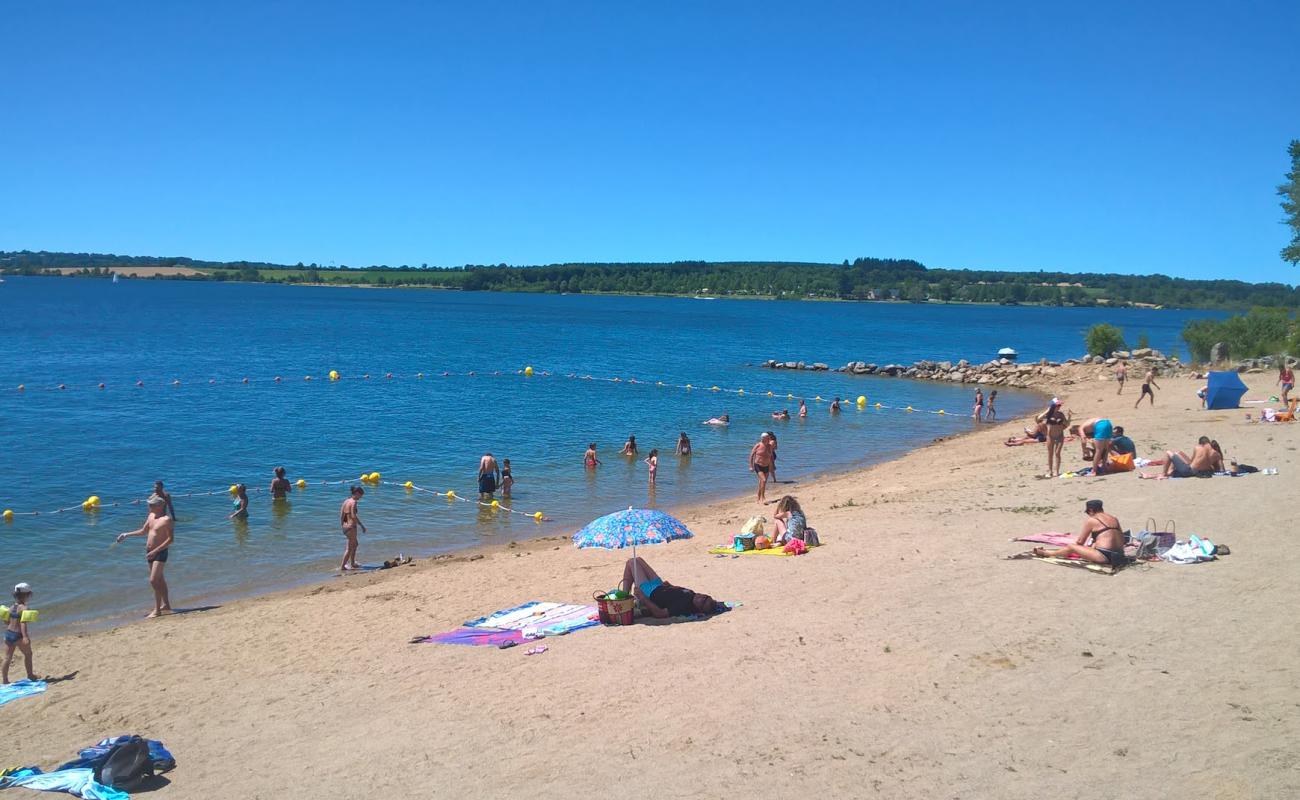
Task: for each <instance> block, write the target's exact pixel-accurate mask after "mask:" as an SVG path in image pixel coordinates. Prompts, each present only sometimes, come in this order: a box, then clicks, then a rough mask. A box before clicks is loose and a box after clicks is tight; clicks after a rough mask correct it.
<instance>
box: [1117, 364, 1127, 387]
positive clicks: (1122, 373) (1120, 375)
mask: <svg viewBox="0 0 1300 800" xmlns="http://www.w3.org/2000/svg"><path fill="white" fill-rule="evenodd" d="M1126 380H1128V364H1127V363H1126V362H1124V361H1121V362H1119V363H1118V364H1116V365H1115V382H1116V383H1118V384H1119V391H1118V392H1115V394H1124V381H1126Z"/></svg>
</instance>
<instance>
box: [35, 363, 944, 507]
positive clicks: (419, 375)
mask: <svg viewBox="0 0 1300 800" xmlns="http://www.w3.org/2000/svg"><path fill="white" fill-rule="evenodd" d="M516 376H522V377H525V378H533V377H541V378H564V379H567V380H581V381H595V382H601V383H621V384H627V385H642V386H654V387H657V388H664V389H678V390H681V391H687V392H692V391H699V392H716V393H719V394H733V395H736V396H737V397H751V398H757V399H760V400H761V399H780V398H784V399H786V400H804V401H806V402H813V403H829V402H831V400H829V399H827V398H824V397H822V396H821V395H815V396H813V397H808V396H806V395H796V394H794V393H793V392H784V393H780V392H773V391H771V390H768V391H753V390H749V391H747V390H745V389H728V388H724V387H720V386H718V385H717V384H711V385H707V386H706V385H705V384H698V385H697V384H692V383H667V382H665V381H660V380H638V379H636V378H620V377H602V376H598V375H579V374H578V373H576V372H570V373H567V374H564V375H557V374H555V373H552V372H549V371H545V370H543V371H534V370H533V368H532V367H524V368H523V369H517V370H514V371H513V372H503V371H501V370H496V371H493V372H479V371H476V370H471V371H469V372H447V371H444V372H438V373H432V372H427V373H426V372H415V373H394V372H385V373H383V374H382V375H379V376H378V378H377V379H378V380H411V379H414V380H425V379H426V378H498V377H505V378H510V377H516ZM375 379H376V378H373V377H372V376H371V374H370V373H362V374H360V375H343V374H340V373H339V372H338V371H337V370H330V371H329V372H327V373H326V374H325V375H324V377H323V378H318V377H317V376H315V375H303V376H302V378H301V379H300V380H299V381H298V382H303V383H311V382H326V383H338V382H340V381H370V380H375ZM294 380H295V379H293V378H285V377H284V376H282V375H276V376H275V377H273V378H247V377H245V378H239V379H221V380H218V379H216V378H208V379H207V380H206V381H205V380H203V379H201V378H200V379H197V380H189V381H184V382H182V381H181V380H180V379H179V378H175V379H173V380H171V381H167V382H161V383H153V384H146V383H145V382H144V381H143V380H137V381H135V382H134V383H133V384H132V385H131V388H136V389H142V388H146V387H153V386H166V387H171V388H181V387H191V386H238V385H244V386H252V385H268V384H269V385H277V384H283V383H286V382H291V381H294ZM79 389H97V390H107V389H108V384H106V383H102V382H101V383H97V384H65V383H60V384H57V385H54V386H50V385H41V386H35V387H29V386H27V385H25V384H21V383H20V384H18V386H16V387H14V388H13V389H11V390H10V391H11V392H18V393H23V392H28V391H37V392H60V391H75V390H79ZM842 402H843V403H844V404H846V405H856V406H857V407H858V408H859V409H865V408H868V407H870V408H872V409H874V410H877V411H902V412H906V413H916V414H933V415H935V416H940V417H942V416H956V417H958V418H960V416H961V415H952V414H948V413H947V412H946V411H945V410H944V409H942V408H941V409H937V410H931V409H924V408H916V407H914V406H913V405H912V404H910V403H909V404H907V405H905V406H898V405H892V406H891V405H885V404H883V403H875V404H869V403H868V402H867V397H866V395H859V396H858V397H857V398H856V400H853V399H845V400H843V401H842ZM74 508H75V506H74Z"/></svg>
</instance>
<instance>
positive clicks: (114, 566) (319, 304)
mask: <svg viewBox="0 0 1300 800" xmlns="http://www.w3.org/2000/svg"><path fill="white" fill-rule="evenodd" d="M0 312H2V313H0V336H3V342H4V359H3V362H2V363H0V430H2V431H3V435H4V445H5V447H4V450H5V458H4V460H3V463H0V508H11V509H13V510H14V511H17V512H25V511H33V510H40V511H44V512H48V511H50V510H52V509H55V508H60V507H66V506H76V505H77V504H79V503H80V502H81V500H83V499H84V498H86V497H87V496H89V495H91V494H95V495H99V496H100V497H101V498H102V502H103V503H104V504H106V505H105V506H104V507H103V508H101V510H100V511H99V512H98V513H94V514H86V513H83V512H82V511H81V510H80V509H76V510H74V511H72V512H68V513H63V514H58V515H50V514H48V513H46V514H43V515H42V516H39V517H27V516H19V517H17V518H16V519H15V520H14V521H13V522H12V523H9V524H0V537H3V541H4V542H5V543H6V558H5V561H4V567H3V568H0V582H3V583H7V584H13V583H15V582H17V581H19V580H24V581H28V582H30V583H32V584H33V585H34V586H35V587H36V589H37V592H38V595H37V598H38V600H39V602H38V603H37V605H38V606H39V607H40V608H41V609H42V611H44V612H45V615H44V616H43V621H45V620H48V621H49V624H50V625H51V626H53V625H60V624H68V623H75V622H88V621H92V620H103V619H115V618H119V617H121V616H122V615H123V614H128V613H129V615H131V616H135V615H136V612H137V611H143V610H145V609H147V608H148V606H149V604H150V603H151V597H150V594H149V589H148V585H147V582H146V572H145V568H144V563H143V546H142V543H141V540H138V539H137V540H130V541H129V542H128V543H126V544H123V545H118V546H116V547H110V544H111V543H112V541H113V534H115V533H117V532H119V531H124V530H128V529H132V528H135V527H138V526H139V524H140V522H141V521H142V517H143V510H142V507H141V506H138V505H136V506H131V505H127V506H116V507H114V506H112V505H111V504H112V503H115V502H127V503H129V501H131V500H138V499H140V498H143V497H144V496H146V495H147V494H148V493H149V491H150V488H151V486H152V483H153V481H154V480H155V479H159V478H161V479H163V480H165V481H166V482H167V486H168V489H169V490H170V491H171V492H172V493H173V494H174V495H176V505H177V512H178V523H177V543H176V545H175V548H174V550H173V553H172V559H171V562H170V563H169V564H168V568H167V569H168V577H169V581H170V583H171V585H172V596H173V602H174V603H176V604H178V605H181V606H187V605H194V604H195V603H197V602H200V601H207V600H221V599H225V598H229V597H234V596H240V595H246V594H249V593H253V592H257V591H262V590H266V589H269V588H274V587H279V586H284V585H288V584H290V583H294V582H297V581H302V580H306V579H312V578H317V577H323V576H327V575H329V574H331V573H332V572H333V570H334V567H335V566H336V565H337V561H338V557H339V554H340V552H341V548H342V543H343V541H342V537H341V535H340V534H339V531H338V525H337V521H336V520H337V510H338V506H339V504H340V503H341V502H342V500H343V499H344V497H345V495H346V486H320V485H311V486H309V488H308V489H307V490H305V491H302V492H295V493H294V496H293V499H292V503H291V505H290V506H289V507H288V509H286V510H282V511H281V512H280V513H273V511H272V507H271V503H270V501H269V499H268V498H267V496H266V494H265V493H264V492H263V493H260V494H258V493H255V494H253V495H252V513H251V515H250V518H249V520H248V521H247V522H246V523H241V522H238V521H230V520H227V519H226V515H227V514H228V513H229V511H230V498H229V496H228V495H226V494H224V492H222V491H221V490H223V489H224V488H225V487H226V486H228V485H229V484H231V483H235V482H243V483H247V484H248V485H249V486H250V487H254V488H256V489H264V488H265V487H266V485H267V484H268V483H269V481H270V479H271V470H272V468H273V467H275V466H276V465H284V466H285V467H287V469H288V473H289V477H290V479H293V480H296V479H298V478H304V479H306V480H308V481H310V482H312V483H313V484H316V482H318V481H323V480H348V479H354V478H355V477H356V476H358V475H359V474H360V473H362V472H369V471H371V470H377V471H380V472H382V473H383V476H384V479H385V480H386V481H399V482H400V481H406V480H411V481H414V482H415V483H417V484H419V485H422V486H427V487H430V488H433V489H439V490H447V489H453V490H455V491H456V492H457V494H460V495H462V496H473V494H474V477H475V471H476V468H477V464H478V458H479V456H480V455H481V454H482V453H483V452H484V451H491V452H493V453H494V454H496V455H497V456H498V457H504V458H509V459H510V460H511V462H512V466H513V469H514V474H515V479H516V481H517V483H516V486H515V492H514V499H513V507H514V508H516V509H518V510H520V511H525V512H528V513H532V512H534V511H542V512H544V513H545V515H546V516H547V517H548V518H549V521H547V522H545V523H541V524H538V523H536V522H534V521H533V520H532V519H531V518H528V517H525V516H523V515H512V514H509V513H506V512H504V511H492V510H490V509H481V508H477V507H475V506H473V505H471V504H468V503H454V504H450V503H448V502H447V501H446V500H443V499H441V498H434V497H430V496H428V495H422V494H418V493H416V494H410V493H408V492H406V491H404V490H403V489H402V488H401V487H400V486H391V485H383V486H380V487H377V488H369V489H368V494H367V495H366V497H365V499H364V500H363V502H362V506H361V508H362V517H363V519H364V520H365V522H366V524H367V525H368V526H369V529H370V531H369V534H368V535H366V536H363V537H362V543H361V556H362V560H363V561H366V562H369V563H376V562H378V561H381V560H383V559H384V558H390V557H392V556H394V555H395V554H396V553H397V552H398V551H403V552H406V553H412V554H415V555H428V554H432V553H436V552H442V551H447V550H452V549H456V548H460V547H465V546H467V545H473V544H479V543H483V542H494V541H505V540H508V539H512V538H526V537H530V536H537V535H544V534H555V533H562V532H570V531H572V530H574V529H575V528H576V527H578V526H579V525H581V524H583V523H584V522H586V521H588V520H590V519H592V518H593V517H595V516H598V515H600V514H603V513H607V512H609V511H612V510H616V509H618V508H622V507H627V506H628V505H634V504H635V505H647V504H650V505H657V506H659V507H674V506H680V505H684V504H687V503H691V502H696V501H701V500H707V499H710V498H713V497H717V496H721V495H732V494H739V493H743V492H752V491H753V478H752V475H751V474H750V473H748V472H747V470H746V466H745V462H746V456H747V453H748V450H749V447H750V445H751V444H752V443H753V442H754V440H755V439H756V437H757V436H758V434H759V433H760V432H762V431H764V430H774V431H775V432H776V434H777V436H778V438H779V442H780V448H779V465H780V473H781V478H782V479H783V480H794V481H796V482H795V483H793V484H789V485H785V486H783V487H781V488H782V491H789V492H791V493H795V494H797V492H798V488H799V484H798V481H799V480H800V479H806V478H807V477H808V476H810V475H812V474H814V473H816V472H823V471H828V470H831V469H836V468H842V467H846V466H851V465H859V464H866V463H871V462H875V461H879V460H882V459H886V458H889V457H892V456H895V455H897V454H899V453H901V452H903V451H905V450H907V449H910V448H912V447H915V446H917V445H919V444H923V443H926V442H929V441H930V440H932V439H933V438H935V437H937V436H943V435H949V434H953V433H957V432H961V431H963V430H968V429H969V428H970V427H971V426H972V425H973V424H974V423H973V422H972V421H971V420H970V419H969V417H968V416H966V415H968V414H969V409H970V398H971V391H970V390H969V389H968V388H963V387H959V386H956V387H955V386H948V385H938V384H926V383H919V382H911V381H905V380H897V379H889V378H874V377H857V378H855V377H852V376H843V375H836V374H826V373H817V374H813V373H787V372H772V371H768V370H763V369H761V368H758V367H756V366H751V365H755V364H758V363H761V362H762V361H763V360H765V359H767V358H780V359H795V360H798V359H802V360H807V361H825V362H827V363H829V364H831V365H832V366H835V365H841V364H843V363H844V362H846V361H849V360H865V361H875V362H878V363H885V362H890V361H899V362H906V361H912V360H916V359H919V358H933V359H940V360H942V359H951V360H956V359H960V358H967V359H970V360H972V361H983V360H987V359H988V358H990V357H992V354H993V353H995V352H996V351H997V349H998V348H1000V347H1004V346H1011V347H1014V348H1016V349H1017V350H1019V351H1020V353H1021V357H1022V359H1024V360H1036V359H1038V358H1040V357H1047V358H1052V359H1060V358H1066V357H1069V356H1074V355H1078V354H1079V353H1080V352H1081V350H1082V337H1083V331H1084V330H1085V329H1086V328H1087V327H1088V326H1089V325H1091V324H1092V323H1094V322H1097V321H1109V322H1112V323H1114V324H1116V325H1119V326H1120V327H1121V328H1123V329H1124V331H1125V334H1126V335H1127V336H1128V337H1129V339H1130V341H1132V340H1134V339H1136V337H1137V335H1138V334H1139V333H1146V334H1147V335H1148V336H1149V337H1150V341H1151V344H1152V345H1153V346H1155V347H1158V348H1161V349H1163V350H1165V351H1166V352H1169V351H1171V350H1174V349H1176V348H1178V346H1179V344H1180V342H1179V339H1178V336H1179V332H1180V331H1181V329H1182V326H1183V324H1184V322H1185V321H1186V320H1187V319H1190V318H1193V317H1203V316H1217V315H1216V314H1213V313H1212V312H1184V311H1150V310H1128V309H1114V310H1106V309H1053V308H1038V307H996V306H956V305H954V306H941V305H904V304H886V303H821V302H775V301H773V302H766V301H729V300H715V301H704V300H692V299H677V298H655V297H603V296H601V297H597V296H585V295H573V296H555V295H522V294H491V293H458V292H436V291H421V290H379V289H348V288H324V287H321V288H316V287H291V286H271V285H257V284H221V283H187V282H178V281H140V280H127V281H123V282H121V283H119V284H112V283H110V282H108V281H104V280H78V279H58V278H8V279H7V280H6V282H5V283H4V285H2V286H0ZM525 365H532V366H533V367H534V369H535V370H536V371H537V374H536V375H535V376H534V377H532V378H525V377H523V376H522V375H519V374H517V371H518V370H521V369H522V368H523V367H524V366H525ZM330 370H337V371H338V372H339V373H341V375H342V376H343V379H342V380H339V381H337V382H330V381H328V380H327V379H326V375H327V373H328V372H329V371H330ZM470 371H473V372H475V373H476V375H474V376H472V377H471V376H469V375H467V374H466V373H468V372H470ZM543 371H546V372H549V373H550V375H549V376H543V375H542V374H541V373H542V372H543ZM443 372H450V373H452V374H451V375H449V376H446V377H444V376H443V375H442V373H443ZM388 373H393V375H394V377H393V378H392V379H388V378H385V377H384V376H385V375H386V374H388ZM416 373H423V374H424V376H425V377H424V378H423V379H418V378H416V377H415V375H416ZM494 373H500V374H494ZM366 374H369V376H370V378H369V379H368V380H367V379H364V378H363V377H362V376H363V375H366ZM307 375H311V376H313V377H314V380H312V381H306V380H304V376H307ZM569 375H575V376H579V377H572V378H571V377H567V376H569ZM585 375H592V376H596V377H604V378H609V377H619V378H621V379H622V381H621V382H619V383H612V382H609V381H601V380H582V379H581V376H585ZM275 376H281V378H282V381H281V382H280V383H276V382H275V381H274V380H273V378H274V377H275ZM245 377H247V378H249V382H248V383H247V384H245V383H243V382H242V381H243V378H245ZM630 379H636V380H637V381H638V383H632V382H630ZM175 380H179V381H180V384H179V385H172V382H173V381H175ZM137 381H143V383H144V385H143V386H142V387H137V386H136V385H135V384H136V382H137ZM210 381H216V383H210ZM657 381H663V382H664V383H665V384H670V385H676V386H681V385H684V384H687V383H690V384H692V385H693V386H694V387H696V388H695V389H693V390H691V391H687V390H684V389H681V388H672V386H658V385H656V382H657ZM100 382H103V383H104V384H105V388H104V389H102V390H101V389H98V388H96V387H97V384H99V383H100ZM60 383H62V384H65V385H66V387H67V388H66V389H64V390H58V389H54V388H52V387H55V386H57V385H58V384H60ZM19 384H23V385H25V386H26V390H25V391H23V392H19V391H17V390H16V389H15V387H16V386H17V385H19ZM714 385H717V386H719V387H722V388H725V389H732V390H734V389H740V388H743V389H744V390H745V392H746V393H745V394H744V395H743V396H742V395H738V394H735V393H724V392H712V391H709V389H708V387H712V386H714ZM769 391H771V392H772V393H773V397H770V398H769V397H768V396H767V394H766V393H767V392H769ZM860 394H865V395H867V396H868V397H869V398H870V403H869V405H868V406H867V408H866V409H863V410H859V409H856V408H854V407H853V406H852V404H849V405H848V406H846V409H845V412H844V413H843V414H841V415H839V416H837V417H832V416H831V415H830V414H829V413H828V412H827V407H826V404H824V403H812V404H810V405H811V408H810V416H809V418H808V419H807V420H804V421H800V420H798V419H795V420H792V421H789V422H776V421H774V420H772V419H771V418H770V416H769V415H770V412H771V411H773V410H775V409H779V408H785V407H789V408H790V409H791V410H792V411H794V410H795V408H796V406H797V402H795V401H791V400H788V399H786V398H787V396H788V395H794V396H796V397H798V396H806V397H808V398H812V397H813V396H815V395H821V396H822V397H824V398H830V397H832V396H835V395H841V396H844V397H857V396H858V395H860ZM998 400H999V403H998V407H999V411H1000V413H1001V415H1002V416H1003V417H1010V416H1014V415H1016V414H1018V413H1022V412H1024V411H1026V410H1028V409H1029V408H1030V407H1032V406H1036V405H1037V404H1038V403H1039V399H1038V398H1037V397H1035V396H1033V395H1030V394H1026V393H1017V392H1002V393H1001V394H1000V395H999V398H998ZM876 402H880V403H882V404H884V405H886V406H899V407H901V406H907V405H909V404H910V405H912V406H914V407H915V408H917V409H924V410H928V411H934V410H937V409H941V408H942V409H946V410H947V411H948V412H950V413H949V414H948V415H947V416H937V415H935V414H930V413H915V414H908V413H904V412H901V411H895V410H876V409H874V407H873V406H874V404H875V403H876ZM953 412H956V413H953ZM723 413H726V414H729V415H730V416H731V419H732V425H731V426H730V427H729V428H724V429H715V428H709V427H706V426H704V425H702V424H701V423H702V421H703V420H705V419H707V418H709V417H712V416H716V415H720V414H723ZM679 431H686V432H687V433H688V434H689V435H690V436H691V438H692V440H693V442H694V444H695V455H694V456H693V457H692V458H690V459H678V458H677V457H675V456H673V455H672V449H673V444H674V442H675V441H676V437H677V434H678V432H679ZM630 433H634V434H636V437H637V441H638V443H639V444H640V446H641V449H642V456H643V457H644V454H645V453H646V452H647V451H648V450H649V449H650V448H652V447H657V448H659V449H660V451H661V453H660V468H659V485H658V488H657V491H656V492H655V494H654V496H653V497H651V496H649V494H648V490H647V486H646V466H645V464H643V463H641V461H640V460H639V459H628V458H623V457H620V456H618V455H616V453H617V452H618V450H619V448H620V446H621V445H622V443H623V441H624V440H625V439H626V437H627V436H628V434H630ZM589 442H596V443H597V445H598V450H599V452H600V454H601V457H602V460H603V461H604V464H603V465H602V466H601V467H600V468H599V469H597V470H596V471H595V472H594V473H592V472H589V471H586V470H584V469H583V467H582V463H581V459H582V453H583V451H584V449H585V448H586V445H587V444H588V443H589ZM213 490H217V491H218V493H217V494H215V495H211V496H199V497H191V498H186V497H182V496H181V495H185V494H187V493H191V492H209V491H213Z"/></svg>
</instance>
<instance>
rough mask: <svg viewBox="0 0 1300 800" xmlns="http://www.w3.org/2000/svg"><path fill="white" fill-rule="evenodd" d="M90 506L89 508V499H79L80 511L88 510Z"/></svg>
mask: <svg viewBox="0 0 1300 800" xmlns="http://www.w3.org/2000/svg"><path fill="white" fill-rule="evenodd" d="M90 508H91V506H90V501H89V500H82V501H81V510H82V511H89V510H90Z"/></svg>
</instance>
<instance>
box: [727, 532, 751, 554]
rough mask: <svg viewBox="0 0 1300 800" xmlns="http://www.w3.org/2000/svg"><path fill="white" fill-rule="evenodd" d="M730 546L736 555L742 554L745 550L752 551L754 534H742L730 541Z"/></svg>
mask: <svg viewBox="0 0 1300 800" xmlns="http://www.w3.org/2000/svg"><path fill="white" fill-rule="evenodd" d="M732 546H733V547H735V548H736V552H737V553H743V552H745V551H746V550H753V549H754V534H752V533H742V534H740V535H739V536H737V537H736V538H735V539H734V540H732Z"/></svg>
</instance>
